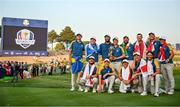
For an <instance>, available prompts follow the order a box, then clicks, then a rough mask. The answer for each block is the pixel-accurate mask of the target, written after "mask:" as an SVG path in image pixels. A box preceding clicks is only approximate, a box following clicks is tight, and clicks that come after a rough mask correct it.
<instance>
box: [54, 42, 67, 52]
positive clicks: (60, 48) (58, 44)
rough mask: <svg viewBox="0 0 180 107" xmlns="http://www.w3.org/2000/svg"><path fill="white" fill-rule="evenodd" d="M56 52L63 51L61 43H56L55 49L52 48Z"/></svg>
mask: <svg viewBox="0 0 180 107" xmlns="http://www.w3.org/2000/svg"><path fill="white" fill-rule="evenodd" d="M54 49H55V50H56V51H59V50H64V49H65V47H64V45H63V44H62V43H57V44H56V46H55V48H54Z"/></svg>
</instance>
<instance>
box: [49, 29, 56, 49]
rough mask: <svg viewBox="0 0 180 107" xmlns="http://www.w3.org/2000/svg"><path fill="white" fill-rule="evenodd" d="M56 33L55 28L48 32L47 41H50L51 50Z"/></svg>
mask: <svg viewBox="0 0 180 107" xmlns="http://www.w3.org/2000/svg"><path fill="white" fill-rule="evenodd" d="M57 37H58V35H57V33H56V31H55V30H51V31H50V32H49V33H48V42H50V43H52V50H53V43H54V42H55V41H56V39H57Z"/></svg>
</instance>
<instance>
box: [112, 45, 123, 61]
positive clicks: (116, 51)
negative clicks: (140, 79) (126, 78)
mask: <svg viewBox="0 0 180 107" xmlns="http://www.w3.org/2000/svg"><path fill="white" fill-rule="evenodd" d="M110 51H112V56H114V57H120V56H121V55H122V54H123V50H122V48H121V47H120V46H119V45H118V46H116V47H115V46H111V47H110ZM120 61H122V59H117V60H115V62H120Z"/></svg>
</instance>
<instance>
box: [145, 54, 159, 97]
mask: <svg viewBox="0 0 180 107" xmlns="http://www.w3.org/2000/svg"><path fill="white" fill-rule="evenodd" d="M146 56H147V71H148V84H147V85H148V89H149V90H150V92H151V94H154V96H155V97H158V96H159V86H160V80H161V77H162V75H161V74H160V67H159V62H158V60H156V59H154V58H153V52H150V51H149V52H147V54H146Z"/></svg>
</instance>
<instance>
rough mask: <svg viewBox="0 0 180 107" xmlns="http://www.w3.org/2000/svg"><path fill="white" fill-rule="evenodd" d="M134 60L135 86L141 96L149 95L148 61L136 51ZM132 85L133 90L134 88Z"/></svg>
mask: <svg viewBox="0 0 180 107" xmlns="http://www.w3.org/2000/svg"><path fill="white" fill-rule="evenodd" d="M133 55H134V62H133V65H132V67H133V70H134V71H133V73H134V74H133V76H132V78H133V87H134V86H135V87H136V89H138V92H139V93H141V96H146V95H147V81H148V72H147V64H146V61H145V60H144V59H143V58H141V56H140V53H138V52H135V53H134V54H133ZM133 87H132V92H134V88H133Z"/></svg>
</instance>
